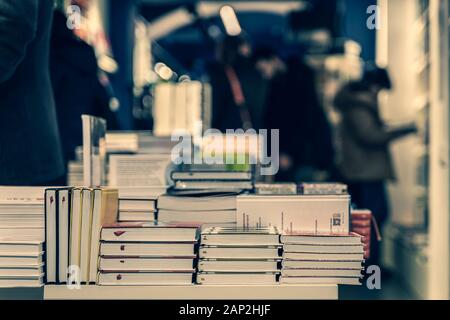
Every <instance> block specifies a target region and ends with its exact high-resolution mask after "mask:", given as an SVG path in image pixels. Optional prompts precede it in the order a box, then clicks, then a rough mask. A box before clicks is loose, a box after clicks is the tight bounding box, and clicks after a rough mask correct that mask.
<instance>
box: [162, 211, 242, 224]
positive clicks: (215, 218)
mask: <svg viewBox="0 0 450 320" xmlns="http://www.w3.org/2000/svg"><path fill="white" fill-rule="evenodd" d="M158 221H163V222H190V221H195V222H198V223H202V224H203V223H236V210H212V211H178V210H165V209H161V210H159V211H158Z"/></svg>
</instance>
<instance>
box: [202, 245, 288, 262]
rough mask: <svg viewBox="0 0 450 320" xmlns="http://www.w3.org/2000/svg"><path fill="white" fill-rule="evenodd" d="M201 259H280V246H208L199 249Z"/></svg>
mask: <svg viewBox="0 0 450 320" xmlns="http://www.w3.org/2000/svg"><path fill="white" fill-rule="evenodd" d="M199 256H200V259H230V260H240V259H256V260H260V259H262V260H264V259H279V258H280V256H281V254H280V248H278V247H234V248H233V247H206V246H202V247H201V248H200V249H199Z"/></svg>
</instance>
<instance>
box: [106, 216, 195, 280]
mask: <svg viewBox="0 0 450 320" xmlns="http://www.w3.org/2000/svg"><path fill="white" fill-rule="evenodd" d="M198 235H199V232H198V226H195V225H170V224H163V223H118V224H111V225H106V226H104V227H103V229H102V233H101V241H102V242H101V246H100V264H99V270H98V271H99V273H98V284H99V285H104V286H108V285H111V286H114V285H130V286H133V285H134V286H138V285H142V286H143V285H189V284H192V283H193V280H194V279H193V278H194V275H195V265H194V263H195V259H196V257H197V255H196V245H197V242H198Z"/></svg>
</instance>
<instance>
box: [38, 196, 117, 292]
mask: <svg viewBox="0 0 450 320" xmlns="http://www.w3.org/2000/svg"><path fill="white" fill-rule="evenodd" d="M45 202H46V221H45V222H46V237H45V238H46V242H45V253H46V255H45V258H46V274H45V276H46V283H48V284H63V283H67V282H68V281H69V274H70V275H71V278H72V280H73V281H75V282H79V283H85V284H90V283H96V280H97V269H98V255H99V247H100V231H101V227H102V226H103V225H104V224H109V223H113V222H116V221H117V213H118V202H119V201H118V191H117V189H105V188H95V189H89V188H70V187H67V188H48V189H46V190H45Z"/></svg>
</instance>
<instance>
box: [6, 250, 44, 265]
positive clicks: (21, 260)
mask: <svg viewBox="0 0 450 320" xmlns="http://www.w3.org/2000/svg"><path fill="white" fill-rule="evenodd" d="M42 263H43V259H42V253H40V254H39V256H22V255H20V254H16V255H10V256H0V267H5V268H9V267H11V268H12V267H30V266H31V267H36V266H40V265H42Z"/></svg>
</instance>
